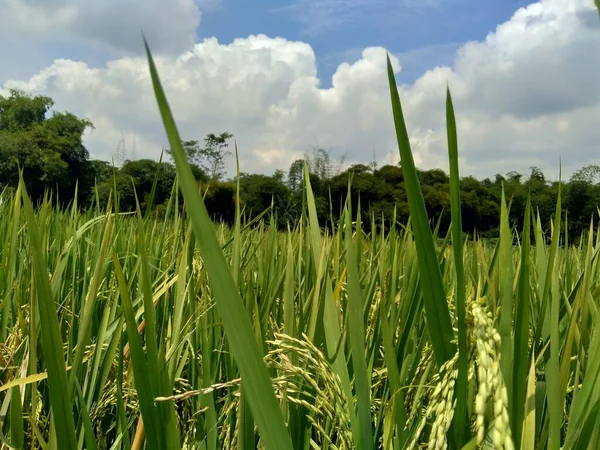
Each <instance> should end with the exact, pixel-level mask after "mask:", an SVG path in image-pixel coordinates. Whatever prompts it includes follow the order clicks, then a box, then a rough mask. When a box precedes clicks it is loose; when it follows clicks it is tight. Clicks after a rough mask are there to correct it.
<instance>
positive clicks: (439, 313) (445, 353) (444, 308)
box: [387, 55, 456, 366]
mask: <svg viewBox="0 0 600 450" xmlns="http://www.w3.org/2000/svg"><path fill="white" fill-rule="evenodd" d="M387 71H388V79H389V85H390V93H391V99H392V111H393V114H394V125H395V128H396V137H397V140H398V148H399V151H400V159H401V161H402V172H403V174H404V186H405V188H406V196H407V199H408V206H409V210H410V218H411V221H412V223H413V224H414V225H413V232H414V235H415V243H416V246H417V260H418V263H419V267H420V269H421V270H420V272H421V280H422V281H421V288H422V289H423V304H424V307H425V314H426V316H427V327H428V330H429V338H430V339H431V345H432V346H433V352H434V353H435V357H436V361H437V363H438V365H440V366H441V365H442V364H444V363H445V362H446V361H448V360H450V359H451V358H452V357H453V356H454V354H455V353H456V348H455V345H454V344H453V341H454V331H453V330H452V321H451V319H450V311H449V308H448V303H447V299H446V292H445V289H444V284H443V281H442V274H441V272H440V266H439V264H438V260H437V252H436V250H435V245H434V242H433V235H432V232H431V228H430V227H429V221H428V219H427V211H426V210H425V202H424V200H423V193H422V192H421V187H420V184H419V178H418V176H417V169H416V167H415V162H414V160H413V156H412V151H411V148H410V141H409V138H408V132H407V130H406V124H405V123H404V115H403V113H402V106H401V104H400V96H399V94H398V87H397V86H396V78H395V76H394V70H393V68H392V63H391V61H390V57H389V55H388V56H387Z"/></svg>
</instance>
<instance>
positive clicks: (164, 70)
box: [5, 0, 600, 176]
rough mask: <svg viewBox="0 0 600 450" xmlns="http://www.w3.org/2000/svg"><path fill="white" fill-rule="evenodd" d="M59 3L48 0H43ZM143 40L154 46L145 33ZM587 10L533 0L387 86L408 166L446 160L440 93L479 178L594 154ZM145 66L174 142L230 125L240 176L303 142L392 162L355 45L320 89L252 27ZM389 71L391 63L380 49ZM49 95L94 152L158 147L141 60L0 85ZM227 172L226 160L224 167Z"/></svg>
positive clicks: (597, 26) (591, 26)
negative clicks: (408, 147)
mask: <svg viewBox="0 0 600 450" xmlns="http://www.w3.org/2000/svg"><path fill="white" fill-rule="evenodd" d="M55 1H58V0H55ZM151 44H154V42H153V41H152V40H151ZM599 44H600V23H599V21H598V18H597V11H595V10H594V9H593V5H592V4H591V3H590V2H589V1H587V0H542V1H540V2H538V3H534V4H532V5H530V6H528V7H527V8H522V9H520V10H518V11H517V12H516V13H515V14H514V15H513V17H512V18H511V19H510V20H509V21H507V22H506V23H504V24H502V25H500V26H499V27H498V28H497V29H496V30H495V31H494V32H493V33H490V34H489V35H488V36H487V37H486V38H485V39H484V40H482V41H480V42H469V43H467V44H465V45H463V46H461V47H460V48H459V50H458V51H457V54H456V58H455V61H454V64H452V65H451V66H441V67H436V68H433V69H431V70H429V71H427V72H426V73H424V74H423V75H422V76H421V77H419V78H418V79H417V80H416V81H415V82H414V83H412V84H409V85H402V86H400V92H401V98H402V102H403V107H404V112H405V115H406V119H407V124H408V128H409V134H410V136H411V142H412V145H413V151H414V153H415V160H416V162H417V164H418V165H419V166H420V167H423V168H432V167H442V168H446V167H447V163H446V160H447V149H446V134H445V133H446V132H445V110H444V107H445V90H446V86H447V85H449V86H450V88H451V90H452V94H453V99H454V103H455V107H456V113H457V119H458V128H459V146H460V154H461V155H462V156H461V170H462V173H463V174H475V175H477V176H488V175H493V174H495V173H505V172H507V171H509V170H521V171H525V170H527V169H528V167H529V166H532V165H536V166H538V167H541V168H542V169H543V170H545V171H548V173H549V174H552V173H556V172H557V169H558V160H559V156H561V155H562V157H563V171H564V172H567V173H568V172H569V171H572V170H574V169H576V168H578V167H580V166H582V165H584V164H589V163H592V162H598V160H599V158H598V156H597V143H598V142H600V131H599V130H600V127H599V126H598V123H597V117H600V85H598V83H594V76H595V75H596V74H597V73H599V71H600V60H598V59H597V58H595V57H594V55H595V53H596V52H595V50H596V49H597V48H598V45H599ZM189 49H190V50H189V51H185V52H182V53H180V54H179V55H177V56H176V55H173V54H168V53H166V54H161V55H158V56H157V65H158V69H159V72H160V75H161V78H162V81H163V86H164V87H165V89H166V92H167V95H168V98H169V101H170V104H171V107H172V109H173V111H174V114H175V117H176V120H177V122H178V125H179V127H180V131H181V134H182V136H183V138H184V139H202V137H203V136H204V135H206V134H207V133H210V132H215V133H218V132H221V131H225V130H227V131H229V132H232V133H234V134H235V137H236V139H237V142H238V145H239V148H240V152H241V155H240V156H241V164H242V170H243V171H245V172H259V173H272V172H273V171H274V170H275V169H277V168H283V169H287V167H289V164H290V163H291V162H292V161H293V160H294V159H296V158H298V157H299V156H301V155H302V154H303V152H305V151H307V150H309V149H310V148H311V146H313V145H318V146H320V147H323V148H325V149H331V150H332V154H333V155H334V156H341V155H342V154H345V155H346V156H347V161H349V162H362V163H367V162H370V161H371V160H372V158H373V154H376V155H377V158H378V160H379V162H380V163H385V162H395V161H397V156H396V155H397V153H398V152H397V147H396V143H395V136H394V131H393V126H392V117H391V107H390V102H389V90H388V85H387V76H386V73H385V50H384V49H382V48H368V49H365V50H363V51H362V53H361V55H360V57H359V58H357V59H356V60H355V61H353V62H346V63H342V64H340V65H339V66H338V68H337V70H336V71H335V74H334V75H333V78H332V83H331V87H329V88H323V87H322V86H321V84H320V81H319V78H318V74H317V71H316V58H315V54H314V52H313V50H312V48H311V47H310V46H309V45H308V44H306V43H303V42H292V41H289V40H286V39H282V38H270V37H267V36H263V35H256V36H254V35H253V36H249V37H247V38H244V39H237V40H235V41H234V42H232V43H230V44H227V45H223V44H220V43H219V42H218V41H217V40H216V39H206V40H204V41H203V42H200V43H196V44H194V45H192V46H190V47H189ZM392 60H393V66H394V69H395V71H396V72H399V71H400V70H401V62H402V61H400V60H398V58H396V57H393V56H392ZM10 86H13V87H20V88H22V89H25V90H28V91H31V92H35V93H45V94H47V95H51V96H52V97H53V98H54V99H55V100H56V104H57V107H58V108H59V109H68V110H72V111H74V112H76V113H78V114H80V115H83V116H86V117H88V118H90V119H91V120H92V121H93V122H94V124H95V125H96V130H95V131H94V132H93V133H92V134H90V135H89V136H88V137H87V140H86V142H87V145H88V147H89V149H90V151H91V153H92V154H93V155H94V156H95V157H99V158H109V157H110V155H111V154H112V153H113V151H114V148H115V146H116V144H117V143H118V141H119V140H120V139H121V138H122V137H123V136H124V137H125V138H126V141H127V142H128V143H129V145H131V143H132V142H133V136H134V135H135V136H136V138H135V142H136V156H138V157H148V156H149V157H156V156H157V155H158V153H159V152H160V149H161V147H162V146H164V145H166V139H165V137H164V131H163V128H162V124H161V122H160V118H159V116H158V112H157V108H156V105H155V101H154V98H153V94H152V90H151V85H150V80H149V76H148V70H147V65H146V61H145V60H144V59H143V58H141V57H124V58H120V59H115V60H113V61H111V62H109V63H108V64H106V65H104V66H102V67H91V66H89V65H87V64H85V63H83V62H76V61H70V60H57V61H55V62H54V63H53V64H52V65H50V66H49V67H47V68H46V69H44V70H42V71H40V72H39V73H38V74H37V75H35V76H33V77H31V78H30V79H29V80H24V81H11V82H9V83H6V85H5V88H6V87H10ZM231 167H233V164H232V165H231Z"/></svg>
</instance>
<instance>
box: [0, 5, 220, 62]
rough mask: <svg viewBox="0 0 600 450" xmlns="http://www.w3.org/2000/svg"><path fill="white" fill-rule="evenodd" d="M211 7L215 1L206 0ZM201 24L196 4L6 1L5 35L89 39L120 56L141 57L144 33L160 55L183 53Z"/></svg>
mask: <svg viewBox="0 0 600 450" xmlns="http://www.w3.org/2000/svg"><path fill="white" fill-rule="evenodd" d="M203 1H204V2H206V5H207V6H214V5H216V4H217V3H216V1H215V0H203ZM199 23H200V10H199V8H198V4H197V3H196V2H195V1H194V0H127V1H121V0H98V1H84V0H3V1H2V2H0V30H1V31H0V34H5V35H11V34H15V33H22V34H24V35H27V36H30V37H31V36H37V37H40V38H47V37H48V36H51V37H52V39H53V40H57V41H60V40H63V41H68V40H71V39H81V40H87V41H89V42H91V43H97V44H101V45H105V46H108V47H109V48H111V49H112V50H116V51H117V52H127V53H141V52H142V51H143V46H142V44H141V42H142V41H141V33H142V31H143V32H144V33H145V34H146V36H147V37H148V39H149V40H150V41H151V42H153V47H154V48H155V49H156V50H157V51H168V52H180V51H183V50H184V49H186V48H189V46H190V45H191V44H192V43H193V41H194V37H195V32H196V29H197V27H198V25H199Z"/></svg>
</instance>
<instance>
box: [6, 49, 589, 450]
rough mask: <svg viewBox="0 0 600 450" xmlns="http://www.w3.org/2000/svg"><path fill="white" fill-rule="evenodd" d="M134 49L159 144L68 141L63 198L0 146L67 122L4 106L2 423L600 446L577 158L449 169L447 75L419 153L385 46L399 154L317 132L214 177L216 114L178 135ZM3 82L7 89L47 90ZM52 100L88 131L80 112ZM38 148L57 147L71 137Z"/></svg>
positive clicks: (178, 441) (241, 435)
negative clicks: (234, 173)
mask: <svg viewBox="0 0 600 450" xmlns="http://www.w3.org/2000/svg"><path fill="white" fill-rule="evenodd" d="M148 58H149V65H150V71H151V75H152V81H153V87H154V92H155V94H156V98H157V103H158V107H159V110H160V113H161V116H162V119H163V122H164V126H165V130H166V133H167V136H168V138H169V146H170V151H169V153H170V154H171V155H172V158H173V160H174V163H175V165H174V166H173V165H171V164H167V163H160V164H159V163H156V162H152V161H147V160H141V161H129V162H127V163H125V164H124V165H123V166H122V167H121V168H119V169H118V170H113V168H112V167H109V166H106V165H103V164H102V163H99V162H93V161H88V160H87V157H84V158H83V159H82V160H85V161H86V162H85V163H84V164H86V165H88V166H89V167H91V168H94V174H95V175H94V179H95V182H94V183H90V184H87V185H86V189H89V191H85V190H77V191H73V192H74V193H76V195H73V196H72V197H71V200H75V199H79V197H77V196H78V195H82V196H83V197H81V201H82V202H85V207H84V206H82V203H81V202H79V201H68V200H66V198H64V197H63V196H62V195H61V196H59V199H60V200H61V201H60V202H59V203H57V202H55V201H53V199H52V198H51V196H49V195H47V192H48V190H47V189H52V186H51V185H52V183H56V180H57V179H55V178H47V180H53V181H46V179H44V180H39V183H38V184H35V183H37V182H36V181H35V179H33V178H31V176H30V175H28V173H30V172H29V171H31V170H33V168H32V165H31V164H32V159H31V158H29V159H28V158H27V157H24V158H23V159H19V158H20V156H19V152H18V148H19V147H18V146H16V144H15V146H13V147H10V146H8V147H4V146H3V145H4V144H3V143H4V142H13V141H12V138H13V137H14V136H17V137H19V136H20V137H22V140H21V141H18V140H15V141H14V142H26V143H27V142H32V144H31V145H30V146H27V147H25V148H26V149H27V152H41V151H43V148H44V147H43V146H42V142H44V141H38V140H36V139H37V137H38V136H40V135H42V136H45V139H47V140H48V141H49V142H50V141H52V139H55V138H57V137H60V136H63V137H64V135H65V134H64V133H65V132H64V130H63V131H61V132H56V134H52V130H55V128H54V125H53V122H51V121H52V120H53V118H50V119H47V118H45V117H43V114H41V113H40V114H38V115H33V116H31V117H33V119H27V120H25V119H23V117H25V116H27V114H24V113H22V112H19V113H18V114H16V113H15V114H13V116H11V115H10V114H9V115H8V116H7V117H9V119H10V117H16V118H17V119H18V120H19V121H20V122H19V123H20V124H21V125H18V126H15V125H14V123H15V122H14V121H12V122H11V120H8V119H5V118H4V116H2V119H1V120H0V133H2V134H0V137H1V138H2V140H0V144H1V145H0V151H2V152H9V151H13V152H14V158H16V160H14V161H12V160H11V161H12V162H10V164H13V165H15V166H17V167H19V168H21V169H22V172H21V176H19V172H18V171H17V172H16V173H17V175H16V184H11V183H12V181H10V182H8V181H7V182H6V184H5V186H11V187H14V189H11V190H5V191H4V193H3V202H2V203H1V204H0V240H1V242H0V245H1V247H0V302H1V303H0V314H1V316H0V321H1V327H0V383H1V385H0V405H1V406H0V431H1V434H0V442H1V444H0V445H1V446H3V447H6V448H17V449H22V448H42V449H61V450H62V449H67V450H69V449H82V448H86V449H127V450H129V449H141V448H147V449H150V450H152V449H157V450H158V449H169V450H170V449H180V448H194V449H206V450H214V449H222V448H238V449H254V448H265V449H268V450H278V449H292V448H294V449H309V448H323V449H332V450H333V449H350V448H357V449H372V448H383V449H404V448H421V447H422V448H435V449H441V448H447V447H450V448H452V449H473V448H482V447H483V448H499V449H513V448H521V449H544V448H550V449H560V448H564V449H579V448H598V447H599V446H600V432H599V430H600V388H599V387H598V386H600V333H599V332H598V331H599V327H598V322H599V321H600V316H599V314H598V305H599V302H598V298H599V293H600V290H599V286H600V266H599V265H598V259H597V257H598V254H599V251H600V230H597V229H596V228H595V227H594V222H593V220H592V221H590V219H591V218H592V213H596V210H595V209H594V210H589V209H585V208H583V207H584V206H586V207H593V208H595V205H596V204H597V203H593V202H594V201H595V199H596V197H595V196H596V195H597V192H596V191H598V190H600V188H599V187H598V186H597V185H596V184H594V182H593V175H595V172H594V170H593V168H588V169H586V170H583V171H580V172H578V174H576V176H574V177H573V178H572V179H571V180H570V181H569V183H566V184H560V183H554V184H551V185H549V184H548V183H546V182H545V179H544V178H543V174H541V172H539V171H537V170H532V174H531V176H530V177H529V179H527V181H525V182H521V179H520V176H518V175H514V176H512V177H509V179H506V180H503V179H500V178H499V179H497V180H496V181H494V182H489V183H486V182H478V181H476V180H475V179H473V178H465V179H460V175H459V168H458V151H459V148H460V145H459V136H457V134H456V126H455V119H454V111H453V105H452V101H451V98H450V93H449V92H448V96H447V110H446V117H447V121H448V155H449V159H450V176H449V177H448V176H447V175H446V174H444V173H443V172H441V171H421V172H419V171H418V170H417V169H416V168H415V166H414V161H413V159H412V152H411V148H410V144H409V139H408V132H407V130H406V127H405V124H404V118H403V112H402V107H401V103H400V99H399V96H398V91H397V88H396V82H395V79H394V75H393V72H392V70H391V66H390V65H389V61H388V76H389V83H390V91H391V105H392V111H393V116H394V122H395V127H396V131H397V138H398V146H399V150H400V156H401V166H400V167H391V166H387V167H384V168H381V169H373V168H369V167H366V166H359V167H354V168H353V169H352V170H351V171H347V172H344V173H341V174H339V175H336V176H332V175H331V174H330V173H328V172H329V169H328V166H327V161H328V159H327V155H326V152H318V153H317V154H316V160H317V161H316V163H315V160H314V159H313V160H311V161H309V162H310V164H308V163H306V162H297V163H294V165H293V166H292V168H291V169H290V174H289V175H288V180H287V184H286V182H284V181H283V180H282V177H281V174H276V175H275V176H273V177H264V176H258V175H240V176H238V177H237V178H236V179H235V180H234V181H232V182H225V181H221V180H219V178H220V170H221V169H220V167H222V166H220V163H219V161H221V163H222V159H219V158H220V157H219V155H217V156H216V157H215V153H211V152H214V151H216V152H217V153H218V154H220V155H221V156H222V155H223V152H224V151H226V148H227V146H226V141H227V139H229V137H231V136H230V135H229V134H228V133H224V134H221V135H218V136H217V135H212V137H211V136H209V137H208V138H207V140H206V141H205V145H206V147H205V148H204V149H200V148H199V147H198V143H197V142H190V141H182V140H181V138H180V136H179V133H178V131H177V128H176V124H175V120H174V118H173V116H172V115H171V111H170V109H169V105H168V102H167V98H166V96H165V94H164V92H163V90H162V87H161V84H160V80H159V74H158V73H157V72H156V68H155V66H154V64H153V61H152V57H151V55H150V52H149V51H148ZM12 95H13V96H12V97H11V99H8V100H7V99H3V100H2V101H3V102H5V103H3V104H4V105H6V104H8V105H9V106H10V107H6V106H5V107H4V109H2V110H0V113H2V114H4V111H7V110H8V111H17V110H18V108H17V109H14V108H13V106H15V105H16V106H19V105H26V107H23V108H24V110H27V108H29V106H27V105H28V104H31V102H33V104H36V102H38V101H39V99H38V100H36V99H35V98H34V99H31V98H26V97H22V96H20V94H16V93H13V94H12ZM11 102H13V103H11ZM44 105H47V103H44V102H42V103H41V106H40V107H39V111H42V110H43V109H44V108H46V106H44ZM16 106H15V107H16ZM19 107H20V106H19ZM11 108H13V109H11ZM11 114H12V113H11ZM54 117H57V116H54ZM58 117H63V118H64V117H66V116H58ZM68 118H69V120H72V121H73V123H74V125H73V127H67V129H69V130H71V131H72V132H71V134H68V133H67V136H68V139H67V138H65V142H67V143H69V144H73V143H75V144H77V145H74V144H73V145H74V147H73V148H77V149H79V150H80V152H83V149H82V147H81V133H82V132H83V129H81V127H82V126H87V122H85V121H81V120H80V119H77V118H74V117H71V116H68ZM17 119H15V120H17ZM61 120H62V119H61ZM28 121H29V122H28ZM31 121H33V122H35V124H36V125H35V127H31V126H30V125H28V123H30V122H31ZM48 122H50V125H48ZM59 122H60V121H59ZM61 123H63V122H61ZM7 124H8V125H7ZM11 124H12V125H11ZM63 125H64V123H63ZM44 130H45V131H44ZM77 136H79V140H77ZM213 138H214V139H213ZM211 139H213V140H211ZM52 148H54V149H55V150H54V152H55V154H53V156H52V157H51V158H49V159H51V160H52V161H54V163H56V164H55V165H56V166H57V167H62V168H63V170H67V169H66V168H65V166H64V164H62V163H61V161H66V158H67V156H65V155H67V154H68V152H67V150H66V149H68V148H71V147H69V146H68V145H66V144H65V146H64V147H63V146H62V145H56V146H54V147H52ZM207 149H208V150H207ZM71 150H72V148H71ZM71 150H69V152H70V151H71ZM81 154H84V153H81ZM211 155H212V157H213V159H210V157H211ZM197 157H203V158H207V157H208V158H209V159H204V160H202V159H194V158H197ZM319 158H320V159H319ZM0 161H1V162H0V164H8V163H7V161H8V159H7V158H5V157H2V158H0ZM207 161H208V162H207ZM190 162H192V163H197V164H207V166H206V167H209V165H208V164H213V165H212V166H210V167H212V168H213V169H214V170H213V169H210V171H209V175H208V176H207V175H206V172H205V171H204V170H202V168H200V167H199V166H194V165H191V164H190ZM17 163H18V164H17ZM310 166H312V167H310ZM2 167H4V166H2ZM10 167H11V166H6V168H3V169H2V170H7V171H8V172H6V173H12V172H10V170H15V168H14V167H13V169H10ZM69 167H70V166H69ZM50 168H51V166H48V167H46V166H44V165H42V169H40V170H42V172H43V173H45V174H48V177H50V174H54V175H52V176H66V175H64V174H65V173H67V172H60V171H55V172H53V171H52V170H50ZM90 170H91V169H90ZM238 172H239V170H238ZM2 173H4V172H2ZM31 173H33V172H31ZM57 173H58V175H57ZM61 173H62V175H61ZM3 180H4V178H3ZM28 180H29V181H28ZM132 181H133V182H132ZM32 183H33V184H32ZM94 186H95V188H94ZM126 186H131V190H128V188H126ZM30 188H31V190H32V191H31V193H30ZM42 188H43V189H42ZM222 191H225V192H226V193H225V194H223V193H222ZM496 191H497V192H496ZM381 192H385V193H386V194H385V195H386V197H378V195H380V193H381ZM492 192H495V194H493V195H492V194H491V193H492ZM573 192H575V194H574V193H573ZM80 193H81V194H80ZM267 193H269V195H267ZM326 193H327V195H326ZM471 193H472V194H471ZM584 193H585V195H588V196H589V197H584V198H587V199H588V200H587V201H588V202H592V203H591V206H589V205H588V203H583V204H579V208H580V209H584V211H575V210H573V211H571V210H570V209H569V208H571V207H573V206H572V205H575V204H577V203H573V202H577V201H582V200H581V199H580V196H582V195H584ZM219 196H222V197H219ZM574 196H576V197H577V198H575V197H574ZM215 198H216V200H215ZM219 198H220V199H221V200H219ZM225 198H228V199H229V201H230V203H228V204H225V205H223V203H224V202H223V199H225ZM329 198H330V199H331V203H330V201H329ZM382 198H384V200H382ZM432 198H439V199H440V203H434V202H433V200H432ZM326 199H327V200H326ZM442 199H443V202H442ZM32 200H34V201H32ZM211 201H213V202H215V204H214V205H213V206H214V208H216V209H212V210H211V207H210V205H211V203H210V202H211ZM382 202H385V203H382ZM570 202H571V203H570ZM479 203H483V204H484V205H485V206H482V207H481V209H479ZM290 205H291V206H290ZM384 205H385V206H384ZM158 206H160V207H161V209H157V208H158ZM218 208H222V209H218ZM243 208H245V210H244V211H243ZM436 208H439V209H438V210H436ZM564 208H566V211H567V213H568V218H565V219H564V220H563V217H564V216H563V214H564V211H563V209H564ZM496 209H497V211H496ZM436 211H437V212H436ZM481 211H487V213H486V214H489V216H485V217H487V219H485V220H489V222H485V221H484V219H483V218H482V217H483V216H480V214H483V213H482V212H481ZM584 213H590V214H588V216H587V218H584V216H583V215H581V216H577V214H584ZM573 214H574V215H575V218H573V217H572V215H573ZM211 216H212V217H217V218H218V219H220V221H216V222H213V221H211ZM430 219H433V225H434V227H431V226H430V224H431V222H430ZM577 220H580V221H581V222H577ZM478 221H480V222H478ZM483 223H486V224H487V225H486V226H487V228H486V226H480V225H481V224H483ZM390 224H394V226H390ZM323 225H327V227H326V228H323ZM475 227H477V229H478V230H480V231H489V232H490V233H491V232H492V231H493V233H494V234H495V236H496V237H497V239H496V240H494V241H491V240H489V239H482V238H481V237H480V235H478V234H474V235H473V236H472V237H470V236H465V235H464V231H472V230H473V228H475ZM575 227H580V228H575ZM584 230H585V231H586V232H585V233H584V232H583V231H584ZM574 236H578V237H579V239H576V240H573V237H574Z"/></svg>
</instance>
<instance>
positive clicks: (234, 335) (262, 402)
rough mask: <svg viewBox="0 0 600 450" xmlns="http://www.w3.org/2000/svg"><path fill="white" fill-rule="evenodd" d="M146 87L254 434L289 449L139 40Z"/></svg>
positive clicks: (238, 300) (266, 378) (270, 389)
mask: <svg viewBox="0 0 600 450" xmlns="http://www.w3.org/2000/svg"><path fill="white" fill-rule="evenodd" d="M144 43H145V46H146V53H147V57H148V64H149V68H150V75H151V78H152V85H153V88H154V93H155V96H156V100H157V104H158V108H159V111H160V114H161V117H162V120H163V123H164V126H165V131H166V134H167V137H168V139H169V144H170V146H171V150H172V152H173V158H174V160H175V165H176V168H177V174H178V176H179V181H180V188H181V192H182V194H183V197H184V199H185V202H186V206H187V209H188V213H189V215H190V219H191V222H192V226H193V229H194V233H195V235H196V239H197V242H198V246H199V249H200V252H201V254H202V256H203V260H204V264H205V265H206V271H207V273H208V278H209V281H210V285H211V289H212V292H213V295H214V298H215V301H216V304H217V308H218V311H219V315H220V316H221V319H222V320H223V326H224V328H225V333H226V336H227V340H228V342H229V346H230V347H231V351H232V353H233V355H234V357H235V360H236V362H237V364H238V366H239V369H240V373H241V376H242V379H243V381H244V385H245V386H246V390H245V393H246V394H247V399H248V402H249V404H250V408H251V410H252V414H253V416H254V420H255V422H256V426H257V427H258V431H259V434H260V437H261V439H262V441H263V443H264V445H265V447H266V448H267V449H271V450H285V449H290V450H291V449H292V448H293V447H292V442H291V439H290V436H289V433H288V432H287V429H286V426H285V423H284V421H283V417H282V415H281V411H280V410H279V406H278V404H277V400H276V398H275V394H274V392H273V387H272V384H271V380H270V378H269V373H268V372H267V368H266V366H265V364H264V361H263V359H262V356H261V352H260V350H259V348H258V344H257V342H256V339H255V338H254V333H253V330H252V325H251V323H250V319H249V318H248V316H247V313H246V309H245V308H244V306H243V302H242V299H241V298H240V294H239V291H238V290H237V288H236V286H235V282H234V280H233V278H232V276H231V272H230V270H229V267H228V265H227V263H226V261H225V258H224V256H223V253H222V252H221V248H220V245H219V243H218V241H217V238H216V236H215V234H214V231H213V229H212V223H211V220H210V217H209V215H208V212H207V211H206V207H205V206H204V202H203V200H202V198H201V197H200V194H199V192H198V190H197V188H196V183H195V181H194V177H193V175H192V171H191V168H190V166H189V163H188V162H187V160H186V157H185V152H184V150H183V146H182V143H181V138H180V137H179V132H178V131H177V127H176V125H175V121H174V119H173V115H172V113H171V110H170V107H169V104H168V102H167V98H166V96H165V93H164V91H163V88H162V86H161V83H160V78H159V75H158V72H157V70H156V66H155V64H154V60H153V58H152V54H151V52H150V48H149V47H148V43H147V42H146V41H145V40H144Z"/></svg>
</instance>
